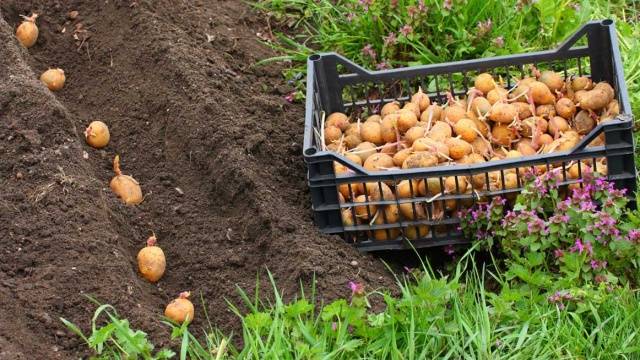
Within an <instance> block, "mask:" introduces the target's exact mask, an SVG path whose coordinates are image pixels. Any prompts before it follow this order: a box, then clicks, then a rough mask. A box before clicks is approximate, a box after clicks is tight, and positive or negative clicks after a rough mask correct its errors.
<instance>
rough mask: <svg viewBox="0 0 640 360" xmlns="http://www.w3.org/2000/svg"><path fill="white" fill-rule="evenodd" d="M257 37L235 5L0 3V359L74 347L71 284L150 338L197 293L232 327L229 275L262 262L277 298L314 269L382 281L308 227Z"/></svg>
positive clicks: (367, 263)
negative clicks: (120, 181) (118, 170)
mask: <svg viewBox="0 0 640 360" xmlns="http://www.w3.org/2000/svg"><path fill="white" fill-rule="evenodd" d="M72 10H76V11H78V13H79V15H78V17H77V18H76V19H74V20H71V19H69V18H68V13H69V11H72ZM31 12H36V13H38V14H40V17H39V18H38V22H37V24H38V26H39V29H40V36H39V39H38V43H37V44H36V45H35V46H34V47H33V48H31V49H29V50H26V49H23V48H21V47H20V46H19V45H18V43H17V41H16V40H15V36H14V32H15V28H16V26H17V25H18V23H19V22H20V21H21V19H20V17H19V15H21V14H22V15H27V14H29V13H31ZM79 24H81V25H79ZM260 31H264V24H263V22H262V21H261V20H260V18H259V16H258V15H257V14H255V13H253V11H252V10H251V9H250V8H249V6H248V5H246V4H245V3H244V2H241V1H188V0H157V1H75V0H74V1H55V0H49V1H44V0H37V1H28V2H27V1H18V0H8V1H3V2H2V4H0V189H1V190H0V251H2V258H1V260H0V358H8V359H9V358H10V359H27V358H30V359H31V358H70V357H72V356H74V355H76V354H77V353H78V351H80V352H84V346H83V345H81V344H80V340H79V339H77V338H76V337H74V336H73V335H71V334H69V333H68V332H67V331H66V330H65V329H64V328H63V327H62V324H61V323H60V321H59V320H58V317H60V316H62V317H65V318H67V319H69V320H71V321H73V322H76V323H79V324H81V325H82V326H83V327H84V328H85V329H86V328H87V326H88V319H89V318H90V315H91V312H92V311H93V309H94V306H93V305H92V304H91V303H90V302H89V301H87V299H85V298H84V297H83V296H82V295H83V294H87V295H92V296H94V297H96V298H97V299H99V300H100V301H102V302H105V303H110V304H113V305H114V306H116V307H117V308H118V309H119V311H120V313H121V315H123V316H125V317H127V318H129V319H130V320H131V321H132V325H133V326H134V327H137V328H140V329H142V330H144V331H145V332H147V333H149V334H150V335H151V337H152V339H153V340H154V342H155V343H156V344H157V345H160V346H162V345H166V341H167V340H168V331H167V329H166V328H165V327H164V326H163V325H161V324H160V322H159V320H160V316H161V314H162V311H163V309H164V306H165V304H166V303H167V302H168V301H169V300H170V299H172V298H174V297H175V296H177V294H178V293H179V292H181V291H184V290H191V291H192V292H193V294H195V295H198V296H196V298H199V294H200V293H202V296H203V297H204V299H205V300H206V306H207V310H208V313H209V315H210V318H211V320H212V322H213V323H214V324H215V325H216V326H219V327H221V328H223V329H224V330H227V331H230V330H233V329H236V330H237V326H238V319H237V318H236V317H235V316H234V315H233V314H232V313H230V312H229V311H228V307H227V305H226V302H225V299H229V300H230V301H232V302H235V303H239V298H238V296H237V292H236V285H237V286H240V287H241V288H244V289H247V290H252V289H253V288H254V287H255V279H256V276H257V275H258V274H261V278H263V279H264V278H265V276H264V273H265V269H266V268H268V269H269V270H270V271H271V272H272V273H273V274H274V276H275V278H276V280H277V283H278V285H279V286H280V287H281V288H282V289H283V291H284V292H285V294H286V295H288V296H291V295H293V294H294V293H295V292H296V291H297V289H298V288H299V286H300V282H301V281H303V282H306V283H308V282H309V281H310V280H311V279H312V277H313V274H315V275H316V278H317V281H318V292H319V294H320V297H321V298H323V299H327V300H328V299H331V298H332V297H335V296H337V295H347V293H348V289H347V288H346V283H347V281H349V280H358V281H362V282H364V283H366V284H369V285H370V286H374V287H378V286H391V284H392V279H391V278H390V277H389V275H388V274H387V273H386V271H385V269H384V267H383V266H382V264H381V263H380V262H378V261H376V260H375V259H373V258H371V257H362V256H361V255H359V254H358V253H357V251H355V250H354V249H352V248H351V247H350V246H348V245H346V244H344V243H343V242H342V240H341V239H340V238H338V237H330V236H323V235H321V234H320V233H319V231H318V230H317V229H316V228H315V227H314V225H313V223H312V220H311V211H310V209H309V207H308V206H309V197H308V193H307V192H308V190H307V186H306V184H305V179H304V175H305V168H304V163H303V160H302V156H301V143H302V129H303V110H304V109H303V106H302V105H298V104H296V105H290V104H287V103H286V102H285V101H284V100H283V95H284V94H285V93H286V92H287V90H288V89H286V88H285V87H283V85H282V80H281V76H280V69H279V68H278V67H275V66H271V67H257V68H256V67H252V66H251V65H252V64H254V63H255V62H256V61H258V60H260V59H263V58H265V57H268V56H270V55H273V54H272V53H271V52H270V50H269V49H268V48H267V47H265V46H263V45H261V44H260V43H259V42H258V40H257V37H256V33H257V32H260ZM53 67H59V68H62V69H64V71H65V73H66V76H67V82H66V85H65V88H64V89H63V90H62V91H60V92H57V93H51V92H49V91H48V90H47V89H46V88H45V87H44V86H43V85H42V84H41V83H40V81H39V80H38V78H39V75H40V74H41V73H42V72H43V71H44V70H46V69H48V68H53ZM92 120H102V121H104V122H106V123H107V124H108V125H109V127H110V131H111V143H110V144H109V146H108V147H107V148H105V149H104V150H100V151H98V150H93V149H91V148H89V147H88V146H86V145H85V143H84V136H83V131H84V128H85V127H86V125H87V124H88V123H89V122H90V121H92ZM85 152H86V153H85ZM115 154H120V157H121V164H122V168H123V172H124V173H125V174H131V175H133V176H134V177H135V178H136V179H137V180H138V181H140V183H141V185H142V189H143V192H144V194H145V200H144V202H143V203H142V204H141V205H140V206H137V207H126V206H124V205H122V204H121V203H120V202H119V201H118V200H117V199H116V198H115V196H114V195H113V194H112V193H111V191H110V190H109V187H108V183H109V180H110V179H111V177H112V176H113V174H112V171H111V161H112V159H113V157H114V156H115ZM151 231H155V233H156V234H157V236H158V240H159V244H160V246H162V247H163V249H164V251H165V254H166V256H167V262H168V266H167V272H166V274H165V276H164V278H163V279H162V280H161V281H160V282H159V283H158V284H155V285H154V284H149V283H147V282H145V281H144V280H143V279H142V278H141V277H140V276H139V275H138V274H137V269H136V264H135V254H136V253H137V251H138V250H139V249H140V248H141V247H142V246H143V245H144V243H145V239H146V238H147V237H148V235H149V234H150V232H151ZM352 260H357V261H358V263H359V265H358V266H357V267H353V266H351V265H350V262H351V261H352ZM263 289H265V290H264V291H265V292H268V290H267V289H266V288H264V287H263ZM195 303H196V308H197V309H196V320H198V321H196V322H195V323H194V324H193V325H192V327H194V329H199V328H200V327H201V326H203V325H204V322H203V319H204V314H203V312H202V305H201V304H200V303H199V300H196V301H195Z"/></svg>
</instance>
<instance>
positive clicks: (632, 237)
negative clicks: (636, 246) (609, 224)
mask: <svg viewBox="0 0 640 360" xmlns="http://www.w3.org/2000/svg"><path fill="white" fill-rule="evenodd" d="M629 241H632V242H638V241H640V230H638V229H633V230H629Z"/></svg>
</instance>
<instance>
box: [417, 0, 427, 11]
mask: <svg viewBox="0 0 640 360" xmlns="http://www.w3.org/2000/svg"><path fill="white" fill-rule="evenodd" d="M418 10H420V12H425V11H427V6H426V5H425V3H424V0H418Z"/></svg>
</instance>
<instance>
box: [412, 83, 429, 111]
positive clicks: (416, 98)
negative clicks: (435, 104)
mask: <svg viewBox="0 0 640 360" xmlns="http://www.w3.org/2000/svg"><path fill="white" fill-rule="evenodd" d="M411 102H412V103H414V104H416V105H418V108H419V109H420V112H423V111H425V110H426V109H427V108H428V107H429V105H430V104H431V99H429V95H427V94H425V93H424V92H422V88H418V92H417V93H415V94H413V96H411ZM418 117H420V113H418Z"/></svg>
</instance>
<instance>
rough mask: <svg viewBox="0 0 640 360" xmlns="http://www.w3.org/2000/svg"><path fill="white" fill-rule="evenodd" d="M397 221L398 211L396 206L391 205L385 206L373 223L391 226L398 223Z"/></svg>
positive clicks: (398, 218)
mask: <svg viewBox="0 0 640 360" xmlns="http://www.w3.org/2000/svg"><path fill="white" fill-rule="evenodd" d="M399 220H400V210H399V209H398V205H396V204H391V205H387V206H385V207H384V209H383V210H382V211H378V216H377V217H376V221H374V224H377V225H380V224H393V223H396V222H398V221H399ZM398 235H400V234H398ZM398 235H396V237H398Z"/></svg>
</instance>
